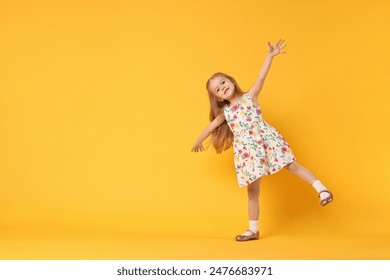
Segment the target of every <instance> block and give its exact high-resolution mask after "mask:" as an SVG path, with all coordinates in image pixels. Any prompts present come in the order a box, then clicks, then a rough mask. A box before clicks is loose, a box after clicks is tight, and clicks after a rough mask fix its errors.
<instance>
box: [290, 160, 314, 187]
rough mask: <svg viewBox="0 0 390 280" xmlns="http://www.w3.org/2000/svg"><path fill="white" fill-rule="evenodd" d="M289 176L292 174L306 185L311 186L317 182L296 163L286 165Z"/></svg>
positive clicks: (311, 174) (305, 169)
mask: <svg viewBox="0 0 390 280" xmlns="http://www.w3.org/2000/svg"><path fill="white" fill-rule="evenodd" d="M285 168H286V169H287V170H288V171H289V172H290V173H291V174H294V175H296V176H298V177H299V178H301V179H302V180H303V181H305V182H306V183H308V184H310V185H313V183H314V182H315V181H317V180H318V179H317V177H316V176H315V175H314V174H313V173H312V172H311V171H310V170H308V169H307V168H305V167H303V166H302V165H300V164H299V163H297V162H296V161H294V162H292V163H290V164H288V165H286V167H285Z"/></svg>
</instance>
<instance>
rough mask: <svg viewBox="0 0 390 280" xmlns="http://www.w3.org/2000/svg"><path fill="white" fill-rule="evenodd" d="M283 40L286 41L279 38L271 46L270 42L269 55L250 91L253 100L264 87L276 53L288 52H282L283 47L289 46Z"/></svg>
mask: <svg viewBox="0 0 390 280" xmlns="http://www.w3.org/2000/svg"><path fill="white" fill-rule="evenodd" d="M283 42H284V41H283V40H279V41H277V42H276V44H275V45H273V46H271V44H270V42H268V53H267V57H266V58H265V61H264V63H263V66H262V67H261V70H260V73H259V76H258V77H257V80H256V82H255V83H254V85H253V86H252V87H251V88H250V90H249V91H248V93H249V96H250V97H251V99H252V100H253V99H257V97H258V96H259V93H260V91H261V89H262V88H263V85H264V81H265V78H266V77H267V74H268V72H269V69H270V68H271V64H272V60H273V57H274V56H275V55H278V54H283V53H286V52H282V49H284V48H285V47H286V46H287V45H284V46H283Z"/></svg>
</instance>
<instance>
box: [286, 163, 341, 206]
mask: <svg viewBox="0 0 390 280" xmlns="http://www.w3.org/2000/svg"><path fill="white" fill-rule="evenodd" d="M285 168H286V169H287V170H288V171H289V172H290V173H291V174H294V175H296V176H298V177H299V178H301V179H302V180H303V181H305V182H306V183H308V184H310V185H312V186H313V188H314V189H315V190H316V191H317V192H318V193H321V194H320V200H321V201H322V203H324V205H322V206H325V205H326V204H328V203H329V202H330V201H332V200H333V195H332V194H331V193H330V192H329V191H328V189H327V188H326V187H325V186H324V185H323V184H322V183H321V182H320V181H319V180H318V178H317V177H316V176H315V175H314V174H313V173H312V172H311V171H310V170H308V169H307V168H305V167H303V166H302V165H300V164H299V163H297V162H296V161H294V162H292V163H290V164H288V165H286V167H285Z"/></svg>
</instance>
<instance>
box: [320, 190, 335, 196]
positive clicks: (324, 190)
mask: <svg viewBox="0 0 390 280" xmlns="http://www.w3.org/2000/svg"><path fill="white" fill-rule="evenodd" d="M324 192H326V193H328V194H330V196H333V194H332V193H331V192H330V191H328V190H323V191H320V192H319V193H318V197H320V195H321V194H322V193H324Z"/></svg>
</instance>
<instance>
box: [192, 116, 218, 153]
mask: <svg viewBox="0 0 390 280" xmlns="http://www.w3.org/2000/svg"><path fill="white" fill-rule="evenodd" d="M224 121H225V116H224V114H223V113H220V114H219V115H218V116H216V117H215V119H214V120H213V121H212V122H211V123H210V124H208V125H207V126H206V128H205V129H204V130H203V131H202V133H201V134H200V135H199V137H198V139H196V141H195V143H194V145H193V146H192V149H191V152H195V153H196V152H201V151H204V147H203V145H202V142H203V141H204V140H206V138H207V137H209V135H210V134H211V132H213V130H214V129H216V128H217V127H218V126H220V125H221V124H222V123H223V122H224Z"/></svg>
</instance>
